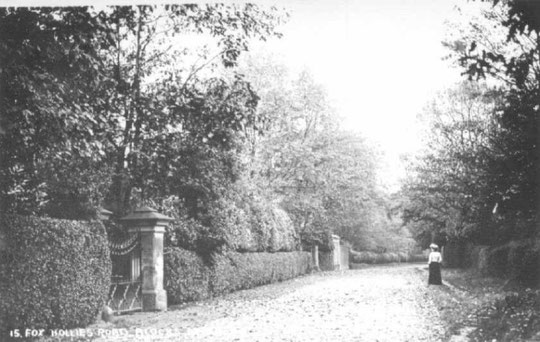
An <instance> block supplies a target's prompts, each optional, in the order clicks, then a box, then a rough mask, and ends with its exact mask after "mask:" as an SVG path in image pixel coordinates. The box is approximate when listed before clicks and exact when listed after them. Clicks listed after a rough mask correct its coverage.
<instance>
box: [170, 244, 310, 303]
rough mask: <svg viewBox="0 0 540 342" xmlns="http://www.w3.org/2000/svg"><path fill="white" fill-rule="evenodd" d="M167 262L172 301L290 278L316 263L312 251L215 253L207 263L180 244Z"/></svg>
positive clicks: (199, 297)
mask: <svg viewBox="0 0 540 342" xmlns="http://www.w3.org/2000/svg"><path fill="white" fill-rule="evenodd" d="M164 261H165V289H166V290H167V296H168V302H169V304H180V303H184V302H189V301H193V300H200V299H205V298H209V297H212V296H219V295H222V294H224V293H228V292H232V291H236V290H240V289H247V288H251V287H254V286H258V285H262V284H268V283H272V282H276V281H281V280H285V279H290V278H293V277H297V276H299V275H302V274H305V273H307V272H308V271H309V270H310V269H311V266H312V265H311V254H310V253H308V252H279V253H236V252H224V253H214V254H213V255H212V257H211V260H207V261H206V263H205V261H204V260H203V258H202V257H201V256H199V255H198V254H197V253H195V252H193V251H186V250H183V249H181V248H177V247H171V248H167V249H166V250H165V260H164Z"/></svg>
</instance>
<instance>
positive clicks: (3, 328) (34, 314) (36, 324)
mask: <svg viewBox="0 0 540 342" xmlns="http://www.w3.org/2000/svg"><path fill="white" fill-rule="evenodd" d="M0 240H1V242H2V243H1V244H0V274H1V275H2V277H0V293H1V295H0V336H2V335H5V334H6V333H7V331H8V330H11V329H26V328H31V329H71V328H76V327H84V326H86V325H88V324H90V323H92V322H93V321H94V320H95V318H96V317H97V315H98V313H99V311H100V309H101V307H102V305H103V304H104V302H105V300H106V297H107V292H108V290H109V283H110V277H111V263H110V258H109V249H108V246H107V236H106V233H105V229H104V227H103V225H102V224H101V223H100V222H95V221H92V222H82V221H68V220H57V219H50V218H39V217H31V216H24V217H23V216H3V217H0Z"/></svg>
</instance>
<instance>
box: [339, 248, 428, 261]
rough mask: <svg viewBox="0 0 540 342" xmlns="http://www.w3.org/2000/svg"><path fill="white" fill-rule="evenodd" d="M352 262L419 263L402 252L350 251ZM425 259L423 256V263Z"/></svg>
mask: <svg viewBox="0 0 540 342" xmlns="http://www.w3.org/2000/svg"><path fill="white" fill-rule="evenodd" d="M349 254H350V260H351V262H352V263H355V264H385V263H393V262H409V261H419V260H417V259H416V258H415V257H413V256H412V255H410V254H409V253H405V252H400V253H389V252H386V253H375V252H366V251H362V252H357V251H353V250H351V251H350V253H349ZM425 259H426V258H425V257H424V256H422V261H425Z"/></svg>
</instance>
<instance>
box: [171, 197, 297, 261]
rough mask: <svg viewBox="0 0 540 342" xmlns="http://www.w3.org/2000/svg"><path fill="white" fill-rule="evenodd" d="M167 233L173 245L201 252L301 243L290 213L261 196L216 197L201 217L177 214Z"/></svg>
mask: <svg viewBox="0 0 540 342" xmlns="http://www.w3.org/2000/svg"><path fill="white" fill-rule="evenodd" d="M172 215H173V216H174V214H172ZM167 235H168V237H167V239H169V240H168V244H169V245H170V246H175V247H180V248H184V249H187V250H192V251H196V252H198V253H200V254H211V253H213V252H216V251H218V250H220V249H221V248H223V247H225V248H226V249H231V250H235V251H238V252H289V251H294V250H297V249H298V248H299V243H300V240H299V237H298V236H297V233H296V231H295V229H294V225H293V222H292V220H291V219H290V218H289V216H288V215H287V213H286V212H285V211H284V210H283V209H281V208H279V207H278V206H277V205H275V204H273V203H266V202H264V201H262V200H260V199H253V201H252V202H249V203H243V205H242V206H240V205H239V204H238V203H235V202H234V201H230V200H227V199H224V198H222V199H219V200H216V201H214V202H212V203H211V205H210V206H209V209H208V213H206V214H205V215H201V217H200V218H199V219H193V218H191V219H186V218H182V217H177V218H176V219H175V221H174V222H173V223H172V224H171V227H170V228H169V229H168V233H167Z"/></svg>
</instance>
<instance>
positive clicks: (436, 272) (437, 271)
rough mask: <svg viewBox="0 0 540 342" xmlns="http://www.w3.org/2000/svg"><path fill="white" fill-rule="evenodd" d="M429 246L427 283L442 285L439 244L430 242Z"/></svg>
mask: <svg viewBox="0 0 540 342" xmlns="http://www.w3.org/2000/svg"><path fill="white" fill-rule="evenodd" d="M429 247H430V248H431V253H429V257H428V265H429V278H428V285H442V279H441V263H442V255H441V253H439V246H437V245H436V244H433V243H432V244H431V245H430V246H429Z"/></svg>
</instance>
